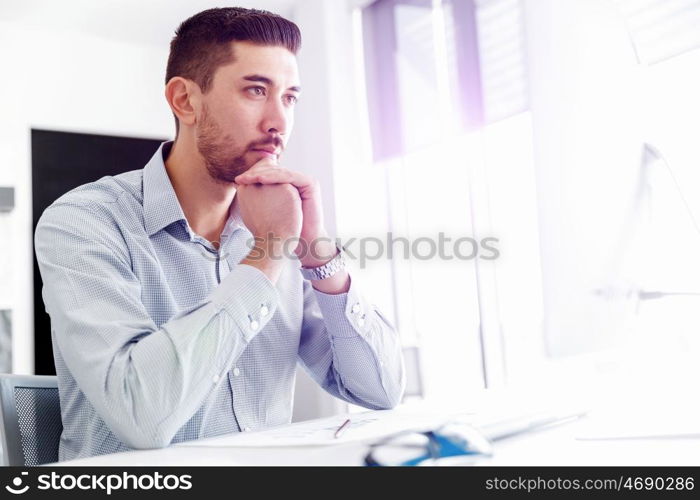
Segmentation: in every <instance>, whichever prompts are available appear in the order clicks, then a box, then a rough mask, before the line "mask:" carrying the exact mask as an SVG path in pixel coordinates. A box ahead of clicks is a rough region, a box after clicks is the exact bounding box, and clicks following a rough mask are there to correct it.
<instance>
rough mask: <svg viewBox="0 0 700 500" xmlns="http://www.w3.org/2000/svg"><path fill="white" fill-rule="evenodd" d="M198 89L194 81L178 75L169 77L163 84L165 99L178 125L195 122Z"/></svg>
mask: <svg viewBox="0 0 700 500" xmlns="http://www.w3.org/2000/svg"><path fill="white" fill-rule="evenodd" d="M198 90H199V87H198V86H197V84H196V83H194V82H193V81H191V80H187V79H185V78H182V77H180V76H175V77H173V78H171V79H170V81H169V82H168V83H167V84H166V85H165V99H166V100H167V101H168V104H169V105H170V109H171V110H172V111H173V113H174V114H175V116H177V119H178V120H179V121H180V125H194V124H195V123H196V122H197V115H196V113H195V110H196V108H197V105H198V102H199V97H198V95H199V94H198V92H197V91H198Z"/></svg>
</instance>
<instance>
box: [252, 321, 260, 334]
mask: <svg viewBox="0 0 700 500" xmlns="http://www.w3.org/2000/svg"><path fill="white" fill-rule="evenodd" d="M258 328H260V323H258V322H257V321H255V320H252V321H251V322H250V329H251V330H253V331H254V332H255V331H257V330H258Z"/></svg>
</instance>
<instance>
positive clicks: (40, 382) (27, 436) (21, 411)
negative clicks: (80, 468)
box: [0, 375, 63, 466]
mask: <svg viewBox="0 0 700 500" xmlns="http://www.w3.org/2000/svg"><path fill="white" fill-rule="evenodd" d="M0 410H1V412H2V436H1V443H2V463H3V465H14V466H35V465H41V464H46V463H51V462H58V443H59V440H60V438H61V432H62V431H63V423H62V421H61V406H60V404H59V399H58V385H57V382H56V377H48V376H37V375H0Z"/></svg>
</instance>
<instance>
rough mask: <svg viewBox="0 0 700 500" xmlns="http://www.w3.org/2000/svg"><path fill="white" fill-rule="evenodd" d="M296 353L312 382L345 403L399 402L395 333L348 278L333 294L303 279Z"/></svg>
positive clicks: (380, 405) (401, 373) (385, 405)
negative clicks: (346, 287) (344, 288)
mask: <svg viewBox="0 0 700 500" xmlns="http://www.w3.org/2000/svg"><path fill="white" fill-rule="evenodd" d="M299 357H300V360H301V362H302V365H303V366H304V368H305V369H306V371H307V372H308V373H309V375H310V376H311V377H312V378H313V379H314V380H316V382H318V383H319V384H320V385H321V386H322V387H323V388H324V389H325V390H326V391H327V392H329V393H330V394H332V395H334V396H336V397H339V398H341V399H344V400H345V401H348V402H349V403H352V404H356V405H360V406H363V407H365V408H371V409H389V408H393V407H395V406H396V405H397V404H399V403H400V402H401V398H402V397H403V393H404V390H405V386H406V380H405V368H404V363H403V357H402V355H401V342H400V339H399V335H398V332H397V331H396V329H395V328H394V327H393V326H392V325H391V324H390V323H389V321H387V320H386V318H385V317H384V316H383V315H382V314H381V313H380V312H379V310H378V309H377V308H376V307H375V306H373V305H371V304H370V303H368V302H367V301H366V300H365V298H364V297H363V296H362V295H361V294H360V292H359V291H358V290H357V286H356V285H355V283H354V281H351V283H350V289H349V290H348V292H347V293H343V294H338V295H329V294H325V293H322V292H320V291H318V290H315V289H314V288H313V286H311V283H310V282H308V281H305V282H304V321H303V326H302V332H301V341H300V346H299Z"/></svg>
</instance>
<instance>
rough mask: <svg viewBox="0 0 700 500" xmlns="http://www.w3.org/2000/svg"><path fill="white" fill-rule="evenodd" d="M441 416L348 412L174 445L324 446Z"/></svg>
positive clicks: (427, 423)
mask: <svg viewBox="0 0 700 500" xmlns="http://www.w3.org/2000/svg"><path fill="white" fill-rule="evenodd" d="M347 418H349V419H350V424H349V426H348V427H347V429H345V431H344V432H343V434H342V436H340V437H338V438H335V437H334V435H335V431H336V430H337V429H338V427H339V426H340V425H341V424H342V423H343V422H344V421H345V419H347ZM444 420H445V418H436V417H435V416H434V415H433V416H427V415H406V414H397V413H396V412H394V411H391V410H377V411H369V412H362V413H348V414H345V415H340V416H336V417H329V418H324V419H319V420H312V421H308V422H298V423H295V424H290V425H284V426H280V427H273V428H270V429H265V430H261V431H257V432H238V433H234V434H226V435H223V436H217V437H213V438H208V439H200V440H197V441H185V442H183V443H178V444H177V445H175V446H199V447H207V446H211V447H234V446H240V447H274V446H324V445H334V444H341V443H349V442H355V441H362V440H365V439H371V440H376V439H379V438H382V437H384V436H388V435H391V434H394V433H396V432H400V431H403V430H408V429H419V430H420V429H427V428H432V427H434V426H437V425H439V424H441V423H443V422H444Z"/></svg>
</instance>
